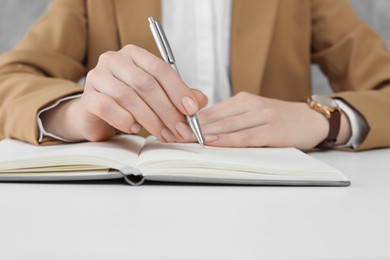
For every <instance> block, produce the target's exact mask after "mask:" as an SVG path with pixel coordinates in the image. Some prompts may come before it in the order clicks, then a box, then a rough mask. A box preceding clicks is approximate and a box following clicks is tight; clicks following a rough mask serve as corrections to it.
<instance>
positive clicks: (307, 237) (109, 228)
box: [0, 149, 390, 260]
mask: <svg viewBox="0 0 390 260" xmlns="http://www.w3.org/2000/svg"><path fill="white" fill-rule="evenodd" d="M311 155H312V156H314V157H316V158H318V159H320V160H322V161H324V162H326V163H329V164H330V165H333V166H334V167H336V168H338V169H340V170H342V171H343V172H344V173H345V174H346V175H347V176H348V177H349V178H350V180H351V182H352V185H351V186H350V187H337V188H336V187H236V186H196V185H144V186H141V187H131V186H127V185H125V184H123V182H120V181H117V182H106V183H101V182H100V183H96V182H90V183H79V184H77V183H56V184H44V183H38V184H36V183H35V184H28V183H0V259H332V260H333V259H390V149H383V150H375V151H369V152H360V153H348V152H336V151H332V152H321V153H312V154H311Z"/></svg>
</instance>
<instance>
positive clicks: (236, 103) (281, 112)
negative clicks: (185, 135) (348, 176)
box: [198, 92, 351, 150]
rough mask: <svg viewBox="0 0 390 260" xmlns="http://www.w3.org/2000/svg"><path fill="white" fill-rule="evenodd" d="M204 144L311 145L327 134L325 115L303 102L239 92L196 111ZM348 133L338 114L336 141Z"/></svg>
mask: <svg viewBox="0 0 390 260" xmlns="http://www.w3.org/2000/svg"><path fill="white" fill-rule="evenodd" d="M198 116H199V120H200V124H201V127H202V132H203V135H204V137H205V139H206V144H207V145H212V146H225V147H250V146H252V147H256V146H270V147H288V146H293V147H296V148H299V149H302V150H306V149H311V148H313V147H315V146H316V145H318V144H319V143H320V142H321V141H323V140H324V139H325V138H326V136H327V135H328V131H329V123H328V121H327V119H326V118H325V116H323V115H322V114H320V113H318V112H316V111H314V110H312V109H311V108H309V106H308V105H307V104H306V103H303V102H300V103H299V102H286V101H280V100H275V99H269V98H264V97H260V96H256V95H253V94H249V93H246V92H241V93H239V94H237V95H236V96H234V97H232V98H230V99H228V100H226V101H224V102H221V103H219V104H217V105H215V106H213V107H211V108H208V109H205V110H204V111H201V112H199V113H198ZM350 135H351V130H350V125H349V121H348V119H347V118H346V116H345V115H344V114H343V115H342V121H341V128H340V134H339V136H338V138H337V143H338V144H343V143H345V142H347V141H348V139H349V137H350Z"/></svg>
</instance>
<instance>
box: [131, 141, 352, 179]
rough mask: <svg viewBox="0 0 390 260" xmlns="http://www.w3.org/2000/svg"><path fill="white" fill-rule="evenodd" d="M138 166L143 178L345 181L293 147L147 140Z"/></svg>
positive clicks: (331, 169) (329, 168) (326, 166)
mask: <svg viewBox="0 0 390 260" xmlns="http://www.w3.org/2000/svg"><path fill="white" fill-rule="evenodd" d="M137 164H138V168H139V169H140V170H141V172H142V173H143V174H144V175H145V176H146V175H167V174H169V175H171V176H173V175H177V176H179V175H183V174H189V175H191V176H193V177H205V176H207V175H210V174H214V173H215V174H216V175H218V176H220V177H223V178H237V174H238V173H239V176H240V177H244V176H245V175H247V177H245V178H252V177H253V174H254V173H258V174H263V175H264V174H269V175H273V176H278V175H279V176H289V175H290V176H292V175H294V176H297V175H299V176H301V177H302V178H306V177H308V178H313V177H314V175H317V176H318V177H320V178H325V179H326V178H327V177H330V178H331V179H340V178H341V179H346V178H345V177H343V175H342V174H341V173H340V172H339V171H338V170H336V169H334V168H332V167H331V166H329V165H327V164H324V163H322V162H320V161H318V160H316V159H314V158H312V157H310V156H308V155H306V154H305V153H303V152H301V151H299V150H297V149H295V148H220V147H207V146H206V147H205V148H202V147H201V146H200V145H199V144H194V143H193V144H176V143H171V144H163V143H160V142H158V141H157V140H155V139H153V138H148V139H147V142H146V143H145V145H144V148H143V149H142V152H141V155H140V157H139V159H138V163H137ZM218 176H214V177H218ZM251 176H252V177H251ZM340 176H342V177H340ZM255 178H257V177H255Z"/></svg>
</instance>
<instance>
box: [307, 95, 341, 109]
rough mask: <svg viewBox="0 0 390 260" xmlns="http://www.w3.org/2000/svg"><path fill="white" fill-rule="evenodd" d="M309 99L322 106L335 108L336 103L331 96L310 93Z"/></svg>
mask: <svg viewBox="0 0 390 260" xmlns="http://www.w3.org/2000/svg"><path fill="white" fill-rule="evenodd" d="M311 99H312V100H313V101H314V102H316V103H317V104H320V105H321V106H323V107H329V108H337V103H336V101H334V100H333V99H331V98H328V97H324V96H320V95H312V96H311Z"/></svg>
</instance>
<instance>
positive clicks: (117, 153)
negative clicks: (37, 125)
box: [0, 135, 145, 173]
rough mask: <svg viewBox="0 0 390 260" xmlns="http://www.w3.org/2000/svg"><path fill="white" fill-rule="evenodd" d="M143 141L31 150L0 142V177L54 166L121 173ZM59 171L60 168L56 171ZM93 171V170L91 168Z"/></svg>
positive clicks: (31, 147)
mask: <svg viewBox="0 0 390 260" xmlns="http://www.w3.org/2000/svg"><path fill="white" fill-rule="evenodd" d="M144 142H145V139H144V138H142V137H138V136H129V135H121V136H117V137H114V138H112V139H111V140H109V141H106V142H83V143H73V144H62V145H52V146H34V145H31V144H28V143H24V142H21V141H17V140H11V139H7V140H3V141H1V142H0V173H1V172H10V170H12V169H14V170H15V169H26V168H29V169H35V170H36V169H39V168H42V169H44V168H46V169H45V170H46V171H48V170H47V168H50V167H51V168H52V169H54V170H55V168H56V167H58V166H63V167H65V166H68V167H76V168H77V166H80V169H82V168H83V167H84V168H85V165H87V166H88V165H89V166H99V167H95V168H94V169H101V168H113V169H121V168H125V167H128V166H134V165H135V164H136V161H137V158H138V153H139V151H140V150H141V148H142V146H143V144H144ZM58 168H59V169H61V167H58ZM92 168H93V167H92Z"/></svg>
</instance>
